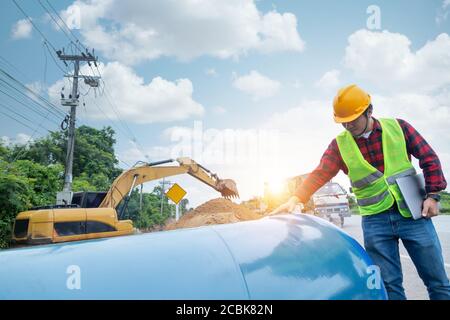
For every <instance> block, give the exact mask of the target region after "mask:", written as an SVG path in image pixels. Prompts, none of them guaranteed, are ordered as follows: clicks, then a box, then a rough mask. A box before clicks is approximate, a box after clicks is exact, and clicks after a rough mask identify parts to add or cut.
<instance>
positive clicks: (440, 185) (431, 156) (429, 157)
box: [397, 119, 447, 192]
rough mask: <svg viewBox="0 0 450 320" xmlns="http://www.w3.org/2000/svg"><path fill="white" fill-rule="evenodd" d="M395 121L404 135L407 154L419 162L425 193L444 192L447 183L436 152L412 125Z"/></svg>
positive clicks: (399, 120)
mask: <svg viewBox="0 0 450 320" xmlns="http://www.w3.org/2000/svg"><path fill="white" fill-rule="evenodd" d="M397 120H398V122H399V124H400V126H401V128H402V130H403V133H404V135H405V140H406V148H407V149H408V154H411V155H413V156H414V157H415V158H416V159H418V160H419V166H420V168H421V169H422V170H423V175H424V177H425V188H426V191H427V192H439V191H442V190H444V189H445V188H446V187H447V181H446V180H445V177H444V173H443V171H442V166H441V162H440V161H439V158H438V156H437V155H436V152H434V150H433V148H431V146H430V145H429V144H428V142H427V141H426V140H425V139H424V138H423V137H422V135H421V134H420V133H419V132H418V131H417V130H416V129H414V127H413V126H412V125H410V124H409V123H408V122H406V121H405V120H402V119H397Z"/></svg>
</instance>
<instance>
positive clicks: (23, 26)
mask: <svg viewBox="0 0 450 320" xmlns="http://www.w3.org/2000/svg"><path fill="white" fill-rule="evenodd" d="M32 30H33V25H32V24H31V23H30V21H29V20H28V19H21V20H19V21H17V22H16V23H15V24H14V25H13V27H12V29H11V37H12V38H13V39H16V40H17V39H26V38H29V37H30V36H31V31H32Z"/></svg>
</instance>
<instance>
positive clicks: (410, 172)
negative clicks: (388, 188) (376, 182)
mask: <svg viewBox="0 0 450 320" xmlns="http://www.w3.org/2000/svg"><path fill="white" fill-rule="evenodd" d="M415 174H416V169H415V168H411V169H408V170H406V171H403V172H400V173H398V174H394V175H393V176H390V177H388V178H387V179H386V181H387V183H389V184H394V183H395V182H396V181H397V179H398V178H403V177H408V176H412V175H415Z"/></svg>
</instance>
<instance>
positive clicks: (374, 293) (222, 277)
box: [0, 214, 386, 299]
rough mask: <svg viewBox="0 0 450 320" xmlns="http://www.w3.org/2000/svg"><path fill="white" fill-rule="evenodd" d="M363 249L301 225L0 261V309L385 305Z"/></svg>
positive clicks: (32, 251) (3, 255) (287, 218)
mask: <svg viewBox="0 0 450 320" xmlns="http://www.w3.org/2000/svg"><path fill="white" fill-rule="evenodd" d="M371 264H372V262H371V260H370V258H369V257H368V255H367V253H366V252H365V251H364V249H363V248H362V247H361V246H360V245H359V244H358V243H357V242H356V241H355V240H354V239H353V238H351V237H350V236H348V235H347V234H346V233H344V232H342V231H341V230H339V229H338V228H336V227H334V226H333V225H331V224H330V223H328V222H326V221H324V220H322V219H319V218H316V217H313V216H309V215H292V214H291V215H281V216H272V217H267V218H263V219H261V220H257V221H248V222H239V223H233V224H225V225H215V226H205V227H199V228H192V229H179V230H174V231H164V232H155V233H149V234H141V235H132V236H123V237H115V238H104V239H97V240H88V241H79V242H71V243H63V244H52V245H45V246H36V247H28V248H18V249H10V250H3V251H0V299H386V292H385V289H384V287H383V285H382V281H381V286H377V283H380V281H378V282H377V280H376V278H374V277H376V274H374V272H373V270H372V269H371V267H370V266H371Z"/></svg>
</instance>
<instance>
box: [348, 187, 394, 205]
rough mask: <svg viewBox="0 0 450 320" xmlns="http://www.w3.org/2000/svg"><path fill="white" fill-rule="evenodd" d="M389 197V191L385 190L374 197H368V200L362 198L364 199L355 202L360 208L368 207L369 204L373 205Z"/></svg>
mask: <svg viewBox="0 0 450 320" xmlns="http://www.w3.org/2000/svg"><path fill="white" fill-rule="evenodd" d="M387 196H389V190H386V191H384V192H382V193H380V194H378V195H376V196H373V197H370V198H364V199H356V202H357V203H358V205H360V206H370V205H371V204H375V203H378V202H380V201H381V200H383V199H384V198H386V197H387Z"/></svg>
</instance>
